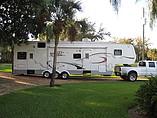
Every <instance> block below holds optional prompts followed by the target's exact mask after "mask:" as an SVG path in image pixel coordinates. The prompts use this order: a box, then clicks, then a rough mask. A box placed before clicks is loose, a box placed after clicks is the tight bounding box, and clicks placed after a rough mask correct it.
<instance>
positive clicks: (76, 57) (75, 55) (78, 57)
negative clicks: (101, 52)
mask: <svg viewBox="0 0 157 118" xmlns="http://www.w3.org/2000/svg"><path fill="white" fill-rule="evenodd" d="M73 58H74V59H81V54H73Z"/></svg>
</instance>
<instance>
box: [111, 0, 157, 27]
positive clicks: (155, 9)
mask: <svg viewBox="0 0 157 118" xmlns="http://www.w3.org/2000/svg"><path fill="white" fill-rule="evenodd" d="M138 1H140V0H136V2H138ZM110 3H111V4H112V6H113V7H114V9H115V11H116V12H117V13H118V10H119V7H120V4H121V0H110ZM148 7H149V16H150V27H151V28H153V26H154V24H155V20H156V19H157V0H148Z"/></svg>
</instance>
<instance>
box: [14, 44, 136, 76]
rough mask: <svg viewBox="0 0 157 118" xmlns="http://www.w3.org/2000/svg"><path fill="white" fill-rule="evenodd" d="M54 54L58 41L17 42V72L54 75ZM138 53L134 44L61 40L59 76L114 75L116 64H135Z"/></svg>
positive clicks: (15, 50) (59, 47)
mask: <svg viewBox="0 0 157 118" xmlns="http://www.w3.org/2000/svg"><path fill="white" fill-rule="evenodd" d="M53 57H54V42H50V43H48V42H41V41H32V42H29V44H27V45H26V44H21V45H20V46H17V45H15V48H14V73H15V74H42V75H43V76H44V77H50V76H51V73H52V67H53V66H52V64H53ZM135 59H136V54H135V50H134V47H133V46H132V45H130V44H118V43H112V42H89V41H75V42H68V41H60V42H59V45H58V48H57V70H56V73H57V74H56V77H61V78H68V76H69V75H71V74H73V75H82V74H85V73H90V74H92V75H111V74H112V73H113V70H114V67H115V65H116V64H132V63H134V62H135Z"/></svg>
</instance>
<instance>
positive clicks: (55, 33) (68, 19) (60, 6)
mask: <svg viewBox="0 0 157 118" xmlns="http://www.w3.org/2000/svg"><path fill="white" fill-rule="evenodd" d="M52 5H53V7H54V11H53V13H52V15H51V17H52V22H51V23H49V24H48V25H47V27H46V29H45V37H46V39H47V40H48V41H50V40H53V39H54V41H55V47H54V56H53V70H52V78H51V81H50V87H53V86H54V83H55V75H56V60H57V46H58V43H59V40H60V39H61V36H62V35H63V34H64V33H67V34H68V37H69V40H71V41H73V40H75V37H76V34H77V31H76V28H75V26H74V25H73V24H72V21H74V15H75V13H76V12H77V11H81V6H80V2H76V1H74V0H54V1H53V2H52Z"/></svg>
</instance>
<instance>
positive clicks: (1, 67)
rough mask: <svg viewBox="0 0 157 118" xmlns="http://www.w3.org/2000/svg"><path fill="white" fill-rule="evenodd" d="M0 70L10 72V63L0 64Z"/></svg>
mask: <svg viewBox="0 0 157 118" xmlns="http://www.w3.org/2000/svg"><path fill="white" fill-rule="evenodd" d="M0 72H12V66H11V64H0Z"/></svg>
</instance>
